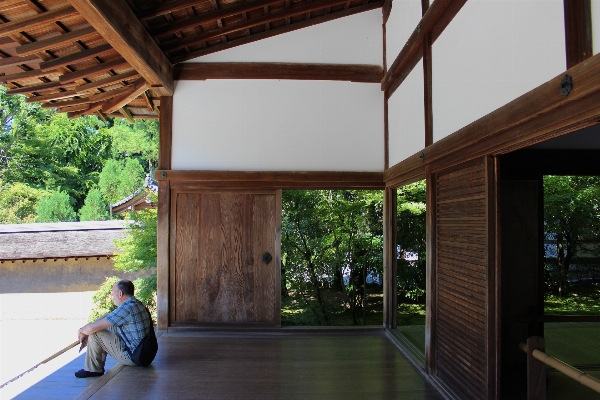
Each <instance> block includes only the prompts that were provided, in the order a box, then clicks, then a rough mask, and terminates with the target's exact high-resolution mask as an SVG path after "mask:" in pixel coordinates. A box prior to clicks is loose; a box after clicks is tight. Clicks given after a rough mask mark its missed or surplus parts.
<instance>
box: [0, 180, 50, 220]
mask: <svg viewBox="0 0 600 400" xmlns="http://www.w3.org/2000/svg"><path fill="white" fill-rule="evenodd" d="M44 194H45V191H43V190H40V189H35V188H31V187H29V186H27V185H25V184H23V183H19V182H17V183H15V184H12V185H3V184H2V181H1V180H0V224H22V223H29V222H35V218H36V214H35V209H36V205H37V203H38V201H39V200H40V198H41V197H42V196H43V195H44Z"/></svg>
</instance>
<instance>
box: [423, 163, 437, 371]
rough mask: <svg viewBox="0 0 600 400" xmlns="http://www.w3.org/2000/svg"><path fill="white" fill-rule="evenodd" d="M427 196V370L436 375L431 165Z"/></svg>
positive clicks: (434, 195) (434, 193)
mask: <svg viewBox="0 0 600 400" xmlns="http://www.w3.org/2000/svg"><path fill="white" fill-rule="evenodd" d="M425 185H426V186H425V196H426V200H425V202H426V227H425V238H426V239H425V240H426V242H427V243H426V249H427V250H426V254H427V265H426V272H425V274H426V279H425V290H426V292H425V369H426V371H427V372H428V373H429V374H433V373H435V370H436V363H435V357H436V355H435V352H436V348H435V342H436V340H435V335H436V331H435V321H436V318H435V313H436V276H435V274H436V268H435V265H436V242H435V237H436V235H435V229H436V225H435V218H436V217H435V214H436V213H435V210H436V185H435V174H433V173H432V172H431V165H429V164H428V165H426V166H425Z"/></svg>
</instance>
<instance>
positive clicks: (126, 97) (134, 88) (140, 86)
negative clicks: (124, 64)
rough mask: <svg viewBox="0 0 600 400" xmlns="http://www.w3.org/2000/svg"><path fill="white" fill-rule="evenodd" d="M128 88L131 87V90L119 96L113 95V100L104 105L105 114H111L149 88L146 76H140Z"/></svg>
mask: <svg viewBox="0 0 600 400" xmlns="http://www.w3.org/2000/svg"><path fill="white" fill-rule="evenodd" d="M127 88H130V91H129V92H126V93H125V94H123V95H121V96H119V97H113V99H112V100H111V101H109V102H107V103H105V104H104V105H103V106H102V112H103V113H105V114H110V113H111V112H113V111H116V110H119V109H120V108H122V107H124V106H125V105H126V104H127V103H129V102H130V101H132V100H133V99H135V98H136V97H138V96H139V95H140V94H142V93H144V91H146V89H148V83H147V82H146V81H145V80H144V78H138V79H137V81H135V83H134V84H133V85H130V86H127Z"/></svg>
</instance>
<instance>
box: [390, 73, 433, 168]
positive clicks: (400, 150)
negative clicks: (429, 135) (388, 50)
mask: <svg viewBox="0 0 600 400" xmlns="http://www.w3.org/2000/svg"><path fill="white" fill-rule="evenodd" d="M423 86H424V85H423V62H422V61H419V63H418V64H417V65H416V66H415V68H414V69H413V70H412V72H411V73H410V74H409V75H408V76H407V77H406V79H405V80H404V82H402V85H400V87H399V88H398V89H397V90H396V91H395V92H394V95H393V96H392V97H390V98H389V99H388V132H389V136H388V137H389V163H390V167H391V166H394V165H395V164H397V163H399V162H400V161H402V160H404V159H405V158H407V157H409V156H412V155H413V154H415V153H417V152H419V151H421V150H422V149H423V148H424V147H425V105H424V102H423Z"/></svg>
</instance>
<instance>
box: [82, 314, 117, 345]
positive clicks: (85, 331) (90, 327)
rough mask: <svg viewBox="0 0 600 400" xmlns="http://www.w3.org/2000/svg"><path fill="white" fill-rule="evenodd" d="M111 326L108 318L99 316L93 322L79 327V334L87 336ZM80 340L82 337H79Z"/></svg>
mask: <svg viewBox="0 0 600 400" xmlns="http://www.w3.org/2000/svg"><path fill="white" fill-rule="evenodd" d="M110 326H111V323H110V322H108V321H107V320H106V318H104V317H103V318H99V319H97V320H96V321H94V322H92V323H91V324H87V325H84V326H82V327H81V328H79V335H85V336H86V338H87V336H89V335H91V334H92V333H96V332H98V331H101V330H103V329H106V328H109V327H110ZM79 341H80V342H81V338H80V339H79Z"/></svg>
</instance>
